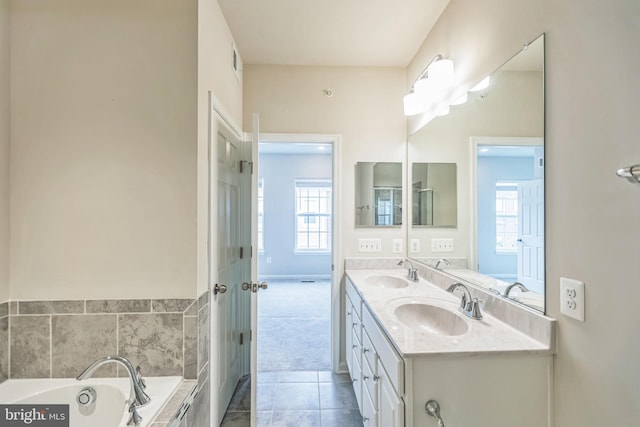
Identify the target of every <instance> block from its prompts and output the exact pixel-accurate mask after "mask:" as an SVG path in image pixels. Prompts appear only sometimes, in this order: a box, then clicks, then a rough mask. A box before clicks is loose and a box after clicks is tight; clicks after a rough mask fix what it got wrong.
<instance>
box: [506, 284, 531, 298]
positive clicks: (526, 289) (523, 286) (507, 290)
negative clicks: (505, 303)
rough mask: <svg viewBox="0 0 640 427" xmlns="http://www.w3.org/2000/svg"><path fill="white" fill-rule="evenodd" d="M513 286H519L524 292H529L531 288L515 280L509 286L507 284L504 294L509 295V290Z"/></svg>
mask: <svg viewBox="0 0 640 427" xmlns="http://www.w3.org/2000/svg"><path fill="white" fill-rule="evenodd" d="M513 288H518V289H520V290H521V291H522V292H529V289H528V288H527V287H526V286H525V285H523V284H522V283H520V282H513V283H512V284H510V285H509V286H507V287H506V288H505V290H504V296H505V297H509V292H511V289H513Z"/></svg>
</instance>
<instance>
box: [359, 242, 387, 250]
mask: <svg viewBox="0 0 640 427" xmlns="http://www.w3.org/2000/svg"><path fill="white" fill-rule="evenodd" d="M381 246H382V244H381V242H380V239H358V252H380V251H381V250H382V249H381Z"/></svg>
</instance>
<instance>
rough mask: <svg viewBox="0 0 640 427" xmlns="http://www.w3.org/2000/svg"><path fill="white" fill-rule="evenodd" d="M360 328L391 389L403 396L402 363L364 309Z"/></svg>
mask: <svg viewBox="0 0 640 427" xmlns="http://www.w3.org/2000/svg"><path fill="white" fill-rule="evenodd" d="M362 327H363V331H365V332H366V334H368V337H369V339H370V340H371V343H372V344H373V347H374V348H375V350H376V353H377V355H378V359H379V360H380V363H381V364H382V365H383V366H384V369H385V370H386V371H387V374H388V375H389V380H390V381H391V383H392V384H393V387H394V388H395V389H396V391H397V393H398V394H399V395H404V362H403V361H402V358H400V356H399V355H398V353H397V352H396V350H395V349H394V348H393V346H392V345H391V343H390V342H389V340H388V339H387V337H386V335H385V333H384V332H383V331H382V329H380V327H379V326H378V322H377V321H376V320H375V318H374V317H373V315H372V314H371V313H370V312H369V310H368V309H367V308H366V307H365V308H364V309H363V310H362Z"/></svg>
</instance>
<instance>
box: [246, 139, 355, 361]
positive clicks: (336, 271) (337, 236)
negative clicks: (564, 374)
mask: <svg viewBox="0 0 640 427" xmlns="http://www.w3.org/2000/svg"><path fill="white" fill-rule="evenodd" d="M341 140H342V136H341V135H338V134H317V133H316V134H303V133H262V134H260V142H278V143H326V144H331V146H332V149H331V158H332V159H333V165H332V174H331V175H332V176H331V183H332V184H331V185H332V189H331V194H332V198H333V200H332V207H331V209H332V222H333V224H332V239H331V249H332V251H331V252H332V256H331V264H332V266H333V267H332V273H331V370H332V371H334V372H338V371H339V369H340V366H339V365H340V343H341V335H340V330H341V328H340V321H341V318H340V314H341V313H342V308H341V304H342V298H341V296H340V283H341V279H342V275H343V272H344V267H343V266H342V265H341V264H340V259H341V258H340V256H341V252H340V248H341V247H342V241H341V240H342V235H341V233H340V218H339V216H340V215H339V213H340V211H339V210H338V209H337V206H338V203H339V201H340V199H341V197H340V196H341V188H342V186H341V185H340V184H341V181H340V165H341V163H340V154H341ZM254 162H257V159H254Z"/></svg>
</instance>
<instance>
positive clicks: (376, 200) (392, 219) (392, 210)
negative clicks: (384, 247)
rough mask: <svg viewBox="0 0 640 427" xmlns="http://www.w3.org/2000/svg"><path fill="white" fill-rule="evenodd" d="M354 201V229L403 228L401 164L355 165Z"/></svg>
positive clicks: (362, 163)
mask: <svg viewBox="0 0 640 427" xmlns="http://www.w3.org/2000/svg"><path fill="white" fill-rule="evenodd" d="M355 198H356V200H355V207H356V212H355V224H356V227H394V226H395V227H399V226H400V225H402V163H399V162H358V163H356V179H355Z"/></svg>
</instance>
